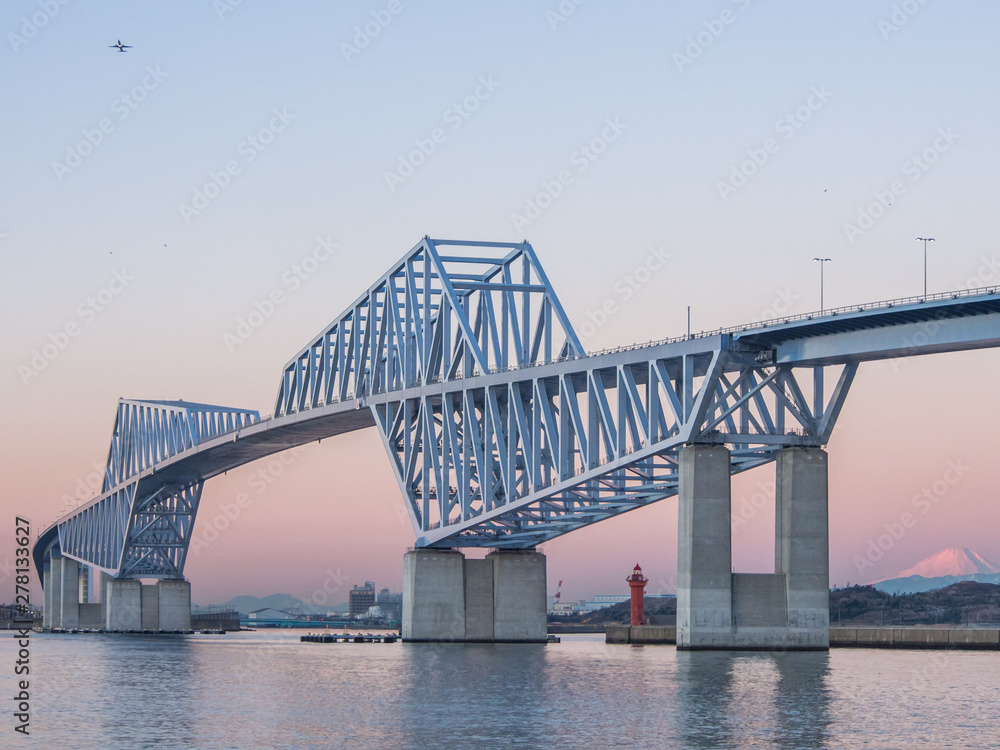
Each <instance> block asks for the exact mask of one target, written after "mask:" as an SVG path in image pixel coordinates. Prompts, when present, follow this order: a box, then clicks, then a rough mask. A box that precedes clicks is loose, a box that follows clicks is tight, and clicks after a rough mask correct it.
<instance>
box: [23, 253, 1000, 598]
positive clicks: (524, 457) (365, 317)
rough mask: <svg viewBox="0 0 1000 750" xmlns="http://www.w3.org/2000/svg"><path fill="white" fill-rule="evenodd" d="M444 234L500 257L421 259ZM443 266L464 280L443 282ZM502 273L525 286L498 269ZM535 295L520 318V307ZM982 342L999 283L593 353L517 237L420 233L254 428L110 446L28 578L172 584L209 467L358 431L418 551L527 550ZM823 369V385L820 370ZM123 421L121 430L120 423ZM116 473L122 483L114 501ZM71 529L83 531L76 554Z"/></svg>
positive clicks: (779, 442) (780, 446) (251, 421)
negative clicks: (694, 467) (492, 239)
mask: <svg viewBox="0 0 1000 750" xmlns="http://www.w3.org/2000/svg"><path fill="white" fill-rule="evenodd" d="M447 245H458V246H462V247H463V248H476V249H481V248H488V249H489V252H493V253H494V255H495V254H496V253H495V251H496V250H497V249H502V251H503V252H505V253H506V255H504V256H503V257H502V258H496V257H490V256H486V257H483V256H481V255H480V256H476V255H474V254H470V255H469V256H443V255H441V254H440V253H438V249H439V248H440V247H442V246H447ZM456 264H465V265H464V266H463V268H467V267H468V265H470V264H471V265H473V267H474V268H476V269H477V270H478V271H479V273H478V274H475V273H473V274H469V273H458V272H456V271H455V267H456ZM475 264H479V265H478V266H476V265H475ZM518 268H520V269H521V272H522V277H521V278H520V279H514V278H513V277H512V269H518ZM432 286H433V288H432ZM380 295H381V296H380ZM476 295H478V300H475V297H476ZM498 299H499V300H501V301H502V309H501V310H500V311H499V312H498V311H497V310H496V309H495V307H500V305H499V303H497V304H495V303H496V301H497V300H498ZM473 300H475V301H474V302H473V304H470V301H473ZM393 301H396V304H393ZM532 301H534V302H533V304H534V305H535V309H537V310H538V313H537V318H535V317H534V313H532V314H531V315H529V304H531V303H532ZM519 305H520V313H521V314H520V316H518V306H519ZM475 310H478V314H477V315H476V317H475V318H473V317H472V315H471V311H475ZM399 311H402V312H399ZM532 319H533V320H532ZM532 322H533V323H534V326H535V328H534V330H531V328H532ZM421 323H422V324H423V327H421ZM560 328H561V331H562V333H563V334H564V335H565V338H566V343H565V344H564V345H563V347H562V348H561V349H559V350H556V351H553V350H552V348H551V337H552V335H553V334H554V333H556V334H558V332H559V329H560ZM529 340H533V342H534V343H533V345H530V346H529V343H528V342H529ZM998 345H1000V294H998V291H997V288H995V287H994V288H985V289H978V290H970V291H966V292H958V293H948V294H937V295H930V296H928V297H926V298H922V297H911V298H905V299H897V300H890V301H884V302H877V303H870V304H864V305H856V306H850V307H844V308H837V309H831V310H826V311H824V312H823V313H811V314H803V315H798V316H791V317H786V318H782V319H779V320H772V321H762V322H759V323H752V324H746V325H743V326H734V327H731V328H727V329H720V330H717V331H711V332H707V333H701V334H696V335H693V336H690V337H677V338H674V339H667V340H664V341H659V342H651V343H648V344H642V345H634V346H629V347H620V348H617V349H611V350H607V351H604V352H598V353H594V354H589V355H588V354H585V353H584V352H583V350H582V347H581V346H580V345H579V341H578V339H577V338H576V335H575V333H573V331H572V326H571V325H570V324H569V321H568V319H567V318H566V316H565V314H564V313H563V311H562V308H561V306H560V305H559V303H558V300H557V299H556V297H555V294H554V290H552V288H551V286H550V285H549V283H548V280H547V278H546V277H545V276H544V272H543V271H542V270H541V266H540V264H538V262H537V258H536V257H535V256H534V253H533V251H532V249H531V247H530V245H528V244H527V243H519V244H513V243H508V244H504V243H497V244H490V243H464V242H450V241H442V240H430V239H429V238H425V239H424V241H422V242H421V243H418V245H417V246H416V247H415V248H414V249H413V250H412V251H410V253H409V254H408V255H407V256H404V258H403V260H402V261H401V262H400V263H399V264H397V265H396V266H395V267H394V268H393V270H391V271H390V272H389V273H388V274H387V275H386V276H385V277H383V279H381V280H380V282H378V283H376V285H374V286H373V287H372V288H370V289H369V290H368V292H367V293H366V294H365V295H363V296H362V298H360V299H359V300H358V301H357V302H355V304H354V305H353V306H352V307H351V308H348V310H347V311H345V313H344V314H343V315H342V316H341V317H340V318H338V319H337V320H336V321H334V323H333V324H331V326H330V327H328V329H327V330H325V331H324V333H323V334H321V336H320V337H319V338H318V339H316V340H315V341H314V342H313V344H311V345H310V346H309V347H307V348H306V349H304V350H303V352H301V353H300V355H299V356H298V357H297V358H296V359H293V360H292V361H291V362H290V363H289V364H288V365H286V368H285V373H284V375H283V380H282V386H281V388H280V389H279V395H278V400H277V402H276V409H275V415H274V416H272V417H270V418H268V419H265V420H259V419H258V418H257V415H256V413H253V412H246V411H242V412H240V413H241V414H243V418H242V421H241V422H240V424H239V426H238V427H237V428H236V429H232V430H229V431H226V430H225V429H224V428H218V429H216V431H215V433H214V434H209V433H210V432H211V431H209V433H205V434H204V435H203V436H202V437H201V439H195V438H190V437H189V438H188V440H187V442H186V443H185V442H184V441H183V440H182V441H181V442H180V443H177V445H176V446H175V450H174V452H172V453H171V450H170V449H169V447H168V448H166V449H164V448H163V447H162V445H161V447H160V448H159V449H153V452H152V453H150V454H149V455H150V456H153V458H151V459H150V458H148V457H147V460H146V461H145V464H144V465H143V464H142V463H141V462H140V463H139V464H136V459H135V457H134V456H132V458H131V459H130V460H131V461H132V463H133V466H132V469H129V468H128V467H124V468H123V465H116V467H113V466H112V464H113V457H114V455H115V453H116V449H115V443H114V441H113V445H112V451H111V454H112V457H109V469H108V480H107V481H106V483H105V488H104V492H102V494H101V495H100V496H99V497H97V498H95V499H94V500H93V501H91V502H90V503H87V504H86V505H84V506H81V507H80V508H78V509H75V510H74V511H73V512H71V513H69V514H67V516H66V517H64V518H63V519H60V520H59V521H58V522H57V523H56V524H54V525H53V526H52V527H50V528H49V529H47V530H46V531H45V532H43V534H42V535H41V536H40V538H39V540H38V541H37V543H36V545H35V548H34V551H33V554H34V558H35V562H36V566H37V567H38V569H39V570H40V571H41V570H43V568H46V566H47V565H48V563H47V562H46V560H47V556H49V557H50V556H52V555H53V554H55V555H57V556H59V555H61V556H63V557H64V558H68V559H70V560H73V561H75V562H76V563H79V564H86V565H91V566H93V567H94V568H95V569H96V570H99V571H102V572H103V573H105V574H107V575H109V576H111V577H115V578H128V577H144V576H149V577H158V578H165V579H176V578H180V577H181V576H182V571H183V563H184V556H185V553H186V548H187V544H188V543H189V541H190V530H191V527H192V526H193V523H194V518H195V515H196V512H197V502H198V498H200V490H201V486H202V484H203V483H204V481H205V480H207V479H210V478H212V477H214V476H217V475H218V474H220V473H223V472H226V471H228V470H230V469H234V468H236V467H238V466H241V465H243V464H246V463H249V462H252V461H255V460H257V459H260V458H263V457H265V456H268V455H271V454H274V453H277V452H280V451H284V450H287V449H289V448H292V447H295V446H298V445H303V444H307V443H310V442H313V441H317V440H322V439H324V438H329V437H334V436H337V435H341V434H346V433H348V432H352V431H354V430H358V429H364V428H369V427H373V426H374V427H377V428H378V429H379V432H380V435H381V436H382V438H383V441H384V444H385V447H386V449H387V451H388V452H389V455H390V457H391V458H392V459H393V460H392V463H393V469H394V471H395V474H396V478H397V481H398V482H399V484H400V488H401V490H402V492H403V494H404V497H405V498H406V500H407V501H408V502H407V505H408V508H409V510H410V515H411V520H412V521H413V524H414V529H415V531H416V533H417V545H416V546H417V547H418V548H424V549H430V548H440V549H447V548H453V547H456V548H457V547H464V546H489V547H494V548H498V549H502V548H508V549H523V550H530V549H532V548H533V547H534V546H536V545H537V544H538V543H539V542H541V541H544V540H546V539H551V538H553V537H555V536H558V535H559V534H562V533H567V532H568V531H571V530H573V529H575V528H580V527H581V526H583V525H587V524H589V523H594V522H597V521H600V520H603V519H604V518H608V517H611V516H613V515H617V514H620V513H622V512H627V511H629V510H633V509H635V508H638V507H642V506H644V505H647V504H649V503H650V502H655V501H657V500H660V499H663V498H664V497H669V496H672V495H674V494H677V493H678V491H679V487H680V485H681V484H682V483H683V480H682V478H681V477H682V474H683V471H682V470H681V469H680V465H681V463H682V462H681V460H680V454H681V452H682V448H683V447H684V446H693V445H695V444H701V445H714V446H720V447H722V446H727V445H728V446H730V448H725V450H726V452H727V453H726V469H727V472H726V474H727V477H728V475H729V474H730V473H736V472H738V471H743V470H746V469H748V468H752V467H754V466H759V465H761V464H762V463H766V462H768V461H773V460H775V459H776V458H779V457H780V453H781V451H782V450H785V449H792V448H802V449H815V448H817V447H818V446H822V445H825V443H826V442H827V440H828V439H829V435H830V433H831V431H832V429H833V426H834V424H835V421H836V418H837V416H838V414H839V411H840V409H841V407H842V405H843V402H844V399H845V398H846V395H847V392H848V390H849V388H850V384H851V382H852V381H853V378H854V374H855V372H856V369H857V366H858V364H859V363H860V362H865V361H871V360H878V359H887V358H894V357H905V356H915V355H922V354H931V353H943V352H952V351H963V350H971V349H978V348H987V347H996V346H998ZM491 353H492V357H491ZM837 367H839V368H840V370H839V372H838V373H836V375H837V376H838V381H837V385H836V387H835V388H833V389H830V388H829V387H828V386H827V385H825V384H824V379H823V377H824V373H825V372H827V371H831V372H832V371H833V369H836V368H837ZM803 372H805V373H806V374H807V375H808V377H806V378H805V379H803V378H802V373H803ZM349 388H350V389H351V390H348V389H349ZM809 388H812V392H811V393H809V392H808V391H809ZM831 391H832V392H831ZM581 402H582V404H583V406H581ZM123 403H124V402H123ZM130 403H133V408H134V404H136V403H138V404H149V405H157V404H159V405H160V406H156V407H153V406H150V409H153V408H157V409H160V410H161V411H162V410H163V409H167V410H172V411H171V414H174V415H175V416H176V413H180V414H181V419H182V420H183V418H184V415H185V414H187V413H188V412H190V411H191V409H192V408H193V407H197V408H199V409H202V410H205V411H206V412H209V411H211V410H213V409H221V407H210V406H204V405H196V404H195V405H189V404H184V403H183V402H179V403H178V402H174V403H169V404H167V403H166V402H130ZM536 407H537V408H536ZM125 411H126V412H127V409H125ZM232 411H239V410H232ZM149 413H152V412H149ZM157 413H159V412H157ZM163 413H166V412H163ZM122 414H123V411H122V407H120V414H119V420H120V421H122V426H121V427H119V425H118V423H116V431H115V432H116V436H118V437H117V438H116V439H118V440H119V441H120V443H121V445H122V446H124V447H123V448H121V449H120V450H119V452H120V453H122V455H125V453H129V454H130V455H131V454H132V453H135V451H134V450H131V449H128V445H126V442H127V441H128V440H132V441H139V442H135V445H137V446H138V445H139V443H140V442H142V441H146V442H149V441H150V440H152V442H154V443H156V444H158V445H159V444H161V443H163V441H164V440H167V438H165V437H164V435H163V434H161V433H162V430H161V431H160V432H157V428H155V425H154V427H153V428H150V426H149V424H150V422H149V420H148V418H147V421H146V422H143V423H142V424H141V425H139V426H138V427H137V426H136V424H137V423H135V420H134V419H133V424H132V426H131V427H129V426H128V425H127V424H125V420H123V417H122ZM786 417H787V419H788V421H789V424H786ZM165 419H166V417H164V420H165ZM141 421H142V420H140V422H141ZM154 421H155V420H154ZM164 424H165V421H164ZM449 424H453V425H457V427H456V428H455V429H452V430H449V429H448V427H447V426H448V425H449ZM789 425H790V426H791V429H788V427H789ZM129 429H131V430H132V432H133V433H135V434H125V433H127V432H128V430H129ZM151 429H152V432H150V435H149V436H146V437H143V435H145V433H146V432H149V431H150V430H151ZM140 432H142V433H143V435H139V433H140ZM154 433H155V435H154ZM146 442H142V445H143V446H145V445H146ZM167 442H169V440H167ZM178 446H179V447H180V449H179V450H178V449H176V447H178ZM560 446H562V447H561V448H560ZM428 447H429V449H428ZM142 450H143V451H146V452H147V453H148V452H149V451H150V450H151V449H150V448H149V447H148V446H147V447H144V448H143V449H142ZM157 450H158V451H159V454H157ZM120 463H121V462H119V464H120ZM442 466H443V468H442ZM779 470H780V469H779ZM727 481H728V479H727ZM455 484H458V486H457V487H456V486H455ZM126 486H127V487H129V488H131V490H130V494H123V487H126ZM191 488H196V489H195V490H194V491H192V490H191ZM445 488H447V489H445ZM727 491H728V490H727ZM823 491H824V493H825V487H824V490H823ZM185 493H186V494H185ZM167 495H169V496H173V497H175V498H182V496H184V497H187V500H186V501H184V500H182V501H180V505H177V504H176V503H175V505H173V506H171V507H170V508H168V509H166V510H163V509H161V512H160V516H158V517H155V518H154V517H153V516H148V517H145V518H146V522H145V524H144V527H145V528H146V529H153V530H154V531H158V532H159V533H158V534H151V533H149V532H147V533H146V537H145V538H140V536H141V535H139V536H136V537H135V538H133V537H132V536H130V535H131V534H132V533H133V532H135V530H136V528H137V527H139V526H141V525H142V524H139V523H138V522H137V519H138V518H139V516H140V514H141V512H142V510H143V503H146V504H147V505H146V510H147V511H148V510H149V507H150V506H151V505H155V503H156V502H159V500H157V499H156V498H157V497H158V496H167ZM824 497H825V495H824ZM150 498H152V500H150ZM111 500H115V501H116V502H117V503H118V505H116V506H114V510H113V512H111V515H112V516H120V515H121V514H122V512H123V511H122V510H121V509H122V508H126V507H128V508H129V509H128V512H129V513H130V516H129V518H128V519H127V523H118V524H117V525H114V524H111V526H109V525H108V521H107V518H106V517H107V516H108V513H109V512H108V511H107V510H106V509H107V508H108V507H110V506H109V501H111ZM184 502H186V503H187V504H186V505H184ZM101 509H105V512H104V514H103V515H102V516H101V518H103V519H104V520H102V521H100V528H94V527H93V524H92V522H91V521H90V520H89V519H92V518H97V517H98V513H99V511H100V510H101ZM88 510H89V511H91V512H90V514H89V515H88V513H87V512H88ZM435 514H436V517H435ZM181 517H183V518H184V519H185V520H184V523H178V518H181ZM81 519H86V520H81ZM150 519H151V520H150ZM163 519H166V520H165V521H163ZM88 524H90V525H88ZM105 537H107V538H105ZM83 538H86V539H87V542H88V544H87V545H83V546H81V545H82V542H81V541H80V540H81V539H83ZM130 545H131V546H130ZM95 549H97V550H98V552H94V550H95ZM130 550H132V551H136V550H139V551H141V555H140V554H139V553H138V552H136V554H132V555H131V556H130ZM167 550H169V553H168V552H167ZM53 551H54V552H53ZM168 557H169V559H168ZM136 559H138V560H139V562H138V563H136V564H135V565H133V566H132V567H131V568H129V567H128V565H132V563H135V560H136ZM130 561H131V562H130ZM150 561H158V562H156V563H155V565H152V566H151V565H150ZM143 565H145V566H146V567H143ZM411 614H412V613H411Z"/></svg>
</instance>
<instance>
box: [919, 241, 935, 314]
mask: <svg viewBox="0 0 1000 750" xmlns="http://www.w3.org/2000/svg"><path fill="white" fill-rule="evenodd" d="M933 241H934V238H933V237H917V242H923V243H924V299H927V243H928V242H933Z"/></svg>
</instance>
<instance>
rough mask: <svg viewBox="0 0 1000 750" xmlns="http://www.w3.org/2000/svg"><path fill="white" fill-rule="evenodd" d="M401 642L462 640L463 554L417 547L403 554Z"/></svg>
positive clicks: (463, 628)
mask: <svg viewBox="0 0 1000 750" xmlns="http://www.w3.org/2000/svg"><path fill="white" fill-rule="evenodd" d="M402 636H403V640H404V641H464V640H465V555H463V554H462V553H461V552H458V551H456V550H437V549H418V550H414V551H413V552H407V553H406V554H405V555H404V556H403V627H402Z"/></svg>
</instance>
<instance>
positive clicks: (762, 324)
mask: <svg viewBox="0 0 1000 750" xmlns="http://www.w3.org/2000/svg"><path fill="white" fill-rule="evenodd" d="M997 293H1000V286H984V287H977V288H975V289H963V290H959V291H954V292H937V293H935V294H928V295H926V296H925V295H922V294H921V295H915V296H911V297H896V298H895V299H888V300H879V301H878V302H866V303H864V304H860V305H844V306H843V307H831V308H826V309H824V310H823V311H822V312H820V311H814V312H806V313H798V314H797V315H784V316H782V317H780V318H767V319H765V320H761V321H757V322H753V323H743V324H741V325H735V326H725V327H723V328H714V329H712V330H709V331H699V332H698V333H692V334H690V335H687V334H685V335H683V336H671V337H668V338H665V339H656V340H653V341H647V342H644V343H638V344H626V345H623V346H614V347H610V348H608V349H601V350H599V351H594V352H587V353H586V354H583V355H576V354H571V355H568V356H564V357H557V358H553V359H550V360H546V361H544V362H535V363H532V364H530V365H527V367H538V366H541V365H552V364H556V363H558V362H568V361H572V360H577V359H585V358H588V357H597V356H601V355H605V354H617V353H619V352H629V351H635V350H636V349H649V348H651V347H654V346H663V345H664V344H676V343H680V342H682V341H691V340H694V339H703V338H711V337H712V336H721V335H724V334H727V333H744V332H746V331H752V330H757V329H765V328H770V327H772V326H778V325H786V324H788V323H796V322H799V321H803V320H816V319H817V318H835V317H837V316H838V315H842V314H844V313H856V312H868V311H870V310H881V309H888V308H891V307H895V306H897V305H912V304H918V303H922V302H934V301H939V300H948V299H960V298H962V297H978V296H981V295H988V294H997ZM523 369H526V368H525V367H513V366H512V367H506V368H494V369H492V370H490V372H491V373H498V372H511V371H513V370H523Z"/></svg>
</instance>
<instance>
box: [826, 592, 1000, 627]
mask: <svg viewBox="0 0 1000 750" xmlns="http://www.w3.org/2000/svg"><path fill="white" fill-rule="evenodd" d="M987 623H994V624H995V623H1000V585H996V584H992V583H977V582H975V581H962V582H960V583H955V584H952V585H951V586H947V587H945V588H942V589H937V590H934V591H926V592H922V593H917V594H890V593H886V592H885V591H879V590H878V589H877V588H875V587H874V586H851V587H850V588H846V589H834V590H833V591H831V592H830V624H831V625H834V626H836V625H844V626H848V625H851V626H880V625H886V626H888V625H942V624H953V625H962V624H969V625H976V624H980V625H984V624H987Z"/></svg>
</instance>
